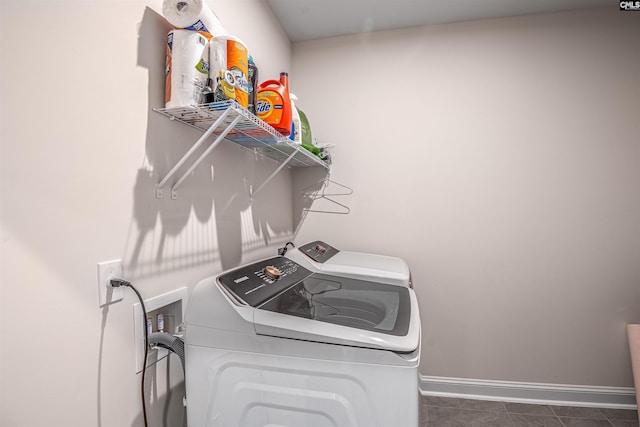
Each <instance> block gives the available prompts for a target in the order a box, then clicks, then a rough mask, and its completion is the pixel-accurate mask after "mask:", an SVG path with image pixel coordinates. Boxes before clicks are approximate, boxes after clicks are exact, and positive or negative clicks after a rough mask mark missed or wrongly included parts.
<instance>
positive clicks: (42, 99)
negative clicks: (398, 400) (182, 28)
mask: <svg viewBox="0 0 640 427" xmlns="http://www.w3.org/2000/svg"><path fill="white" fill-rule="evenodd" d="M211 3H212V4H213V3H215V11H216V12H217V14H218V15H219V17H220V19H221V20H222V22H223V23H224V25H225V26H226V27H227V29H228V30H229V31H230V32H232V33H233V34H235V35H237V36H239V37H241V38H242V39H243V40H244V41H245V42H246V43H247V45H248V46H249V49H250V51H251V52H252V53H253V55H254V57H255V59H256V62H257V63H258V65H259V66H260V71H261V75H262V76H263V78H266V76H273V77H277V75H278V73H279V72H280V71H283V70H288V69H289V67H290V61H291V46H290V43H289V41H288V39H287V38H286V36H285V35H284V32H283V31H282V30H281V28H280V27H279V25H278V24H277V23H276V22H275V21H274V19H273V17H272V15H271V12H270V10H269V9H268V8H267V7H266V5H265V4H264V3H263V2H262V1H261V0H241V1H237V0H236V1H233V0H216V1H215V2H211ZM161 5H162V1H160V0H155V1H128V2H122V1H107V0H103V1H55V2H49V1H19V2H2V4H1V5H0V16H1V17H0V43H1V46H0V52H1V54H2V60H1V61H0V74H1V79H0V92H1V95H0V111H1V114H0V128H1V134H0V135H1V136H0V141H1V146H0V148H1V155H0V162H1V163H0V164H1V179H0V181H1V187H0V188H1V199H0V200H1V221H0V236H1V240H0V241H1V246H0V248H1V249H0V250H1V252H2V258H1V276H0V278H1V291H0V292H1V295H0V298H1V301H0V325H2V326H0V328H1V331H2V339H1V340H0V346H1V347H2V348H1V350H0V358H1V363H0V389H1V391H0V425H2V426H3V427H5V426H6V427H16V426H21V427H22V426H24V427H45V426H46V427H53V426H60V427H63V426H64V427H88V426H100V427H126V426H134V425H135V426H139V425H141V414H140V411H141V407H140V398H139V383H138V381H139V376H137V375H135V373H134V369H135V363H134V361H135V358H134V346H133V309H132V305H133V303H134V302H136V298H135V295H133V293H132V292H128V293H127V294H126V297H125V299H124V301H122V302H119V303H116V304H114V305H112V306H110V307H109V308H108V309H104V310H102V309H99V308H98V291H97V278H96V264H97V263H98V262H100V261H106V260H110V259H114V258H121V259H123V261H124V264H125V265H124V267H125V276H126V278H127V279H130V280H132V281H133V282H134V284H135V285H136V287H137V288H138V289H139V290H140V292H141V293H142V294H143V296H145V297H146V298H149V297H153V296H156V295H158V294H162V293H164V292H167V291H170V290H173V289H175V288H178V287H181V286H188V287H192V286H193V285H194V284H195V283H197V281H198V280H199V279H201V278H203V277H205V276H208V275H211V274H213V273H215V272H217V271H221V270H222V269H223V268H230V267H232V266H234V265H238V264H239V263H241V262H248V261H251V260H254V259H257V258H259V257H263V256H265V255H266V254H267V253H268V254H275V250H274V244H275V243H278V242H281V241H283V240H288V239H290V238H291V235H292V233H293V224H292V214H291V208H290V206H291V196H290V193H291V190H290V188H291V182H290V174H288V173H286V172H283V173H282V174H280V175H278V176H277V177H276V179H275V181H274V182H273V183H272V184H270V185H269V186H268V187H266V188H265V189H264V190H263V191H264V193H263V194H262V195H259V196H258V197H257V200H256V201H255V202H254V204H253V205H250V203H249V198H248V188H249V185H252V184H254V185H257V184H260V183H261V179H262V178H263V177H265V176H268V175H269V174H270V173H271V172H272V171H273V170H274V169H275V167H276V165H275V164H274V163H273V162H270V161H258V162H256V161H254V159H253V157H252V155H251V153H249V152H247V151H245V150H241V149H239V148H237V147H234V146H232V145H231V144H222V145H221V146H219V147H218V148H217V149H216V150H215V151H214V153H213V154H212V155H211V157H210V158H208V160H207V161H205V162H204V163H203V164H202V165H201V166H200V167H199V169H197V170H196V171H195V173H194V175H193V176H192V177H190V178H189V180H187V181H186V182H185V184H184V185H183V187H182V188H181V189H180V190H179V199H178V200H175V201H174V200H171V199H170V198H169V197H168V196H165V198H164V199H162V200H158V199H156V198H155V182H157V181H158V180H159V176H161V175H164V174H165V173H166V172H167V171H168V170H169V168H170V167H171V166H172V165H173V164H174V163H175V162H177V161H178V159H179V158H180V156H181V155H182V154H183V153H184V152H186V150H187V149H188V148H189V147H190V144H191V143H193V142H194V141H195V140H196V138H197V137H198V136H199V135H200V133H199V132H197V131H195V130H192V129H190V128H188V127H186V126H183V125H180V124H179V123H174V122H170V121H169V120H167V119H165V118H164V117H162V116H160V115H159V114H158V113H155V112H153V111H151V108H153V107H162V106H163V102H164V55H165V50H164V49H165V43H166V33H167V31H168V30H169V26H168V24H167V23H166V21H164V19H163V18H162V17H161ZM266 200H270V202H269V203H267V202H266ZM167 382H169V383H171V384H172V385H174V390H173V393H167V386H166V384H167ZM147 389H148V394H149V396H150V399H151V404H150V406H151V417H150V420H151V425H171V426H179V425H181V421H180V420H181V415H182V414H181V412H182V409H181V408H182V395H183V390H184V388H183V376H182V372H181V370H180V365H179V363H176V362H175V360H174V361H173V362H172V363H170V364H169V366H167V364H166V363H161V364H159V365H158V366H157V367H156V369H153V370H152V371H151V372H150V375H149V377H148V386H147ZM163 418H164V419H166V421H165V422H164V423H163V422H162V421H161V419H163Z"/></svg>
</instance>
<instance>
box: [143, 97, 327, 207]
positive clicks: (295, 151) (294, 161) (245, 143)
mask: <svg viewBox="0 0 640 427" xmlns="http://www.w3.org/2000/svg"><path fill="white" fill-rule="evenodd" d="M153 110H154V111H156V112H158V113H160V114H162V115H164V116H166V117H169V118H170V119H171V120H178V121H180V122H182V123H184V124H186V125H188V126H191V127H193V128H196V129H199V130H200V131H204V132H205V133H204V134H203V135H202V136H201V137H200V138H199V139H198V140H197V141H196V142H195V143H194V144H193V146H192V147H191V148H190V149H189V150H188V151H187V152H186V153H185V154H184V156H182V158H181V159H180V160H179V161H178V162H177V163H176V164H175V166H173V168H171V170H170V171H169V172H168V173H167V175H165V176H164V177H163V178H162V179H161V180H160V181H159V182H158V185H157V187H156V196H157V197H159V198H161V197H162V188H163V187H164V186H165V184H166V183H167V182H168V181H169V180H170V179H171V178H172V177H173V176H174V175H175V174H176V173H177V171H178V169H180V168H181V167H182V166H183V165H184V164H185V163H186V161H187V159H189V158H190V157H191V156H192V155H193V153H194V152H195V151H196V150H197V149H198V148H199V147H200V146H201V145H202V144H203V143H204V142H205V141H206V140H207V139H208V138H209V137H210V136H212V135H213V136H215V137H216V139H215V141H214V142H213V143H212V144H211V146H209V147H208V148H207V150H206V151H205V152H204V153H203V154H202V155H201V156H200V157H198V159H196V160H195V161H194V162H193V163H192V165H191V166H190V167H189V169H188V170H187V172H185V173H184V174H183V175H182V176H181V177H180V179H178V180H177V181H176V182H175V183H174V184H173V186H172V187H171V198H172V199H175V198H177V193H176V190H177V188H178V187H179V186H180V185H181V184H182V183H183V182H184V180H185V179H186V178H187V176H188V175H189V174H190V173H191V172H192V171H193V170H194V169H195V168H196V167H197V166H198V165H199V164H200V163H201V162H202V160H204V158H205V157H206V156H207V155H208V154H209V153H210V152H211V151H212V150H213V149H214V148H215V146H217V145H218V144H219V143H220V142H221V141H222V140H223V139H226V140H228V141H231V142H234V143H236V144H238V145H240V146H241V147H243V148H246V149H249V150H251V151H253V152H255V153H257V154H259V155H261V156H264V157H267V158H270V159H273V160H276V161H278V162H281V163H282V165H280V166H279V168H278V169H277V171H276V172H275V173H273V174H272V175H271V176H270V177H269V178H268V179H267V180H266V181H265V182H264V183H262V184H261V185H260V186H259V188H258V190H257V191H255V192H253V194H252V195H251V196H252V198H253V196H255V194H256V193H257V192H258V191H260V190H261V189H262V188H263V187H264V186H265V185H266V184H267V182H269V181H270V180H271V179H272V178H273V176H274V175H275V174H276V173H277V172H279V171H280V170H281V169H282V168H284V166H290V167H310V166H322V167H324V168H325V169H329V165H328V164H327V163H326V162H324V161H322V160H321V159H320V158H318V157H317V156H315V155H314V154H312V153H310V152H309V151H307V150H306V149H304V148H302V147H301V146H299V145H297V144H294V143H293V142H292V141H291V140H290V139H289V138H287V137H285V136H283V135H281V134H280V133H278V132H277V131H276V130H275V129H274V128H272V127H271V126H269V125H268V124H266V123H265V122H263V121H262V120H260V119H259V118H258V117H256V116H255V115H254V114H252V113H250V112H249V111H248V110H246V109H244V108H242V107H241V106H240V105H239V104H238V103H237V102H235V101H232V102H228V101H222V102H213V103H210V104H202V105H194V106H188V107H177V108H154V109H153Z"/></svg>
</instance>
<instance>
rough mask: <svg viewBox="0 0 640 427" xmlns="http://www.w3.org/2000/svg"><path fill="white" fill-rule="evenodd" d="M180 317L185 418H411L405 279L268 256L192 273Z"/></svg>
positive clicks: (410, 331) (413, 339)
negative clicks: (328, 270)
mask: <svg viewBox="0 0 640 427" xmlns="http://www.w3.org/2000/svg"><path fill="white" fill-rule="evenodd" d="M185 324H186V331H185V357H186V392H187V415H188V423H189V426H190V427H205V426H206V427H213V426H224V427H228V426H295V427H325V426H340V427H345V426H362V427H373V426H378V427H387V426H389V427H390V426H418V414H419V404H418V365H419V362H420V316H419V312H418V304H417V300H416V296H415V294H414V292H413V289H411V288H409V287H407V286H397V285H394V284H388V283H380V282H375V281H365V280H360V279H354V278H351V277H342V276H337V275H328V274H323V273H318V272H313V271H311V270H309V269H307V268H305V267H303V266H302V265H300V264H298V263H297V262H295V261H293V260H291V259H288V258H286V257H282V256H278V257H274V258H268V259H265V260H262V261H259V262H256V263H253V264H250V265H246V266H243V267H240V268H238V269H235V270H232V271H229V272H225V273H222V274H220V275H219V276H217V277H210V278H208V279H205V280H203V281H201V282H200V283H199V284H198V285H197V286H196V288H195V289H194V292H193V295H192V297H191V298H190V303H189V307H188V309H187V313H186V319H185Z"/></svg>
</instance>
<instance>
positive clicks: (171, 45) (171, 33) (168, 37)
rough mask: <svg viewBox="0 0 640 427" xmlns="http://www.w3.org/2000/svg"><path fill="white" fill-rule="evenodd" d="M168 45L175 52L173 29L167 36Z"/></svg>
mask: <svg viewBox="0 0 640 427" xmlns="http://www.w3.org/2000/svg"><path fill="white" fill-rule="evenodd" d="M167 45H168V46H169V51H170V52H173V31H172V32H170V33H169V35H168V36H167Z"/></svg>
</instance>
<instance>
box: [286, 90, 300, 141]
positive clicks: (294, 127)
mask: <svg viewBox="0 0 640 427" xmlns="http://www.w3.org/2000/svg"><path fill="white" fill-rule="evenodd" d="M289 98H290V99H291V135H290V136H289V139H290V140H292V141H293V142H295V143H296V144H302V124H301V121H300V113H299V112H298V109H297V108H296V104H295V102H294V101H297V100H298V97H297V96H295V95H294V94H293V93H289Z"/></svg>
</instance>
